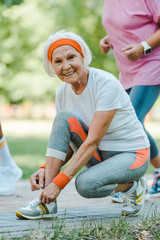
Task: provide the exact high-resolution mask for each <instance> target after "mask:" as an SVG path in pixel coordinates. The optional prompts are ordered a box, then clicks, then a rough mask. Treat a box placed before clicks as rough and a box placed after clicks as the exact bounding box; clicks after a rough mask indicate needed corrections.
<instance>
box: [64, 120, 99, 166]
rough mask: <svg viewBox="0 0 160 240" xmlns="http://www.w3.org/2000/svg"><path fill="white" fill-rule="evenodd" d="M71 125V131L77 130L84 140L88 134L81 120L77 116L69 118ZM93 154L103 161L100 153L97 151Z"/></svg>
mask: <svg viewBox="0 0 160 240" xmlns="http://www.w3.org/2000/svg"><path fill="white" fill-rule="evenodd" d="M67 121H68V123H69V126H70V131H71V132H75V133H77V134H78V136H79V137H80V138H81V139H82V141H83V142H84V141H85V140H86V138H87V135H86V133H85V131H84V130H83V127H82V126H81V124H80V123H79V121H78V120H77V119H76V118H75V117H71V118H68V119H67ZM93 156H94V157H95V158H96V159H97V160H98V161H99V162H102V160H101V158H100V156H99V155H98V153H97V152H96V151H95V152H94V154H93Z"/></svg>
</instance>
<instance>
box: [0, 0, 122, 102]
mask: <svg viewBox="0 0 160 240" xmlns="http://www.w3.org/2000/svg"><path fill="white" fill-rule="evenodd" d="M18 3H19V5H17V4H18ZM102 10H103V0H87V1H75V0H65V1H61V0H48V1H47V2H45V1H43V0H35V1H32V0H27V1H24V2H23V1H22V0H16V1H14V0H3V1H1V4H0V12H1V15H0V26H1V31H0V43H1V44H0V54H1V58H0V95H1V97H0V104H2V103H11V104H20V103H23V102H25V101H32V102H33V101H34V103H36V102H42V103H49V102H51V101H54V97H55V89H56V87H57V86H58V85H59V84H60V81H59V80H57V79H53V78H50V77H49V76H47V74H46V73H45V72H44V70H43V66H42V50H43V44H44V43H45V41H46V40H47V39H48V36H49V35H51V34H52V33H54V32H56V31H58V30H61V29H66V30H67V31H73V32H75V33H77V34H79V35H81V36H82V37H83V38H84V40H85V41H86V42H87V44H88V45H89V47H90V49H91V51H92V53H93V55H94V59H93V62H92V64H91V66H95V67H97V68H102V69H105V70H107V71H110V72H112V73H113V74H114V75H116V76H117V77H118V70H117V66H116V64H115V60H114V57H113V54H112V53H110V54H109V55H107V56H105V55H104V54H102V53H101V51H100V48H99V40H100V38H101V37H104V36H105V31H104V29H103V26H102V23H101V22H102Z"/></svg>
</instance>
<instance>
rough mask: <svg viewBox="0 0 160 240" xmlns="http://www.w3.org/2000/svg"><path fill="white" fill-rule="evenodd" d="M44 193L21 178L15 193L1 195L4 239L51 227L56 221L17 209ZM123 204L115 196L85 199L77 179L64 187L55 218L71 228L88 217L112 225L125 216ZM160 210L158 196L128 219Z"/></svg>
mask: <svg viewBox="0 0 160 240" xmlns="http://www.w3.org/2000/svg"><path fill="white" fill-rule="evenodd" d="M146 177H147V182H148V185H149V186H150V185H151V182H152V180H151V176H146ZM39 193H40V192H32V191H31V190H30V184H29V180H20V181H19V182H18V183H17V185H16V190H15V192H14V194H13V195H12V196H0V239H1V237H5V238H18V237H24V236H25V235H27V234H29V233H30V231H31V230H34V231H39V229H45V230H51V229H52V227H53V223H52V220H47V219H45V220H21V219H19V218H17V217H16V215H15V212H16V210H17V209H18V208H20V207H22V206H24V204H26V203H27V202H29V201H31V200H33V199H34V198H36V197H37V196H38V195H39ZM121 208H122V204H113V203H112V202H111V197H107V198H101V199H85V198H83V197H81V196H80V195H79V194H78V193H77V192H76V189H75V185H74V179H73V180H72V181H71V182H70V183H69V184H68V185H67V186H66V188H65V189H64V190H62V192H61V194H60V196H59V197H58V218H57V219H54V221H63V220H64V219H65V224H66V225H68V226H69V227H73V226H79V225H80V224H81V222H82V221H83V220H84V221H86V220H93V219H94V220H96V221H101V220H102V221H103V222H104V223H106V224H109V223H110V222H111V221H112V220H113V218H114V219H117V220H118V219H119V218H121ZM155 210H156V211H157V212H158V213H159V212H160V201H159V199H158V198H155V199H151V200H150V201H149V202H146V204H145V207H144V210H143V213H142V214H141V215H140V216H138V217H134V218H129V217H128V218H127V221H129V222H130V221H133V222H140V221H141V219H142V217H148V216H151V215H152V213H153V211H155Z"/></svg>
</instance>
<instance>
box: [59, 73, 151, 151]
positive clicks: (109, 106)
mask: <svg viewBox="0 0 160 240" xmlns="http://www.w3.org/2000/svg"><path fill="white" fill-rule="evenodd" d="M114 109H117V111H116V114H115V116H114V118H113V120H112V122H111V124H110V126H109V128H108V130H107V132H106V134H105V135H104V137H103V139H102V140H101V142H100V144H99V149H100V150H105V151H132V150H138V149H144V148H148V147H149V145H150V144H149V141H148V138H147V136H146V134H145V132H144V130H143V126H142V125H141V123H140V122H139V120H138V118H137V116H136V113H135V111H134V108H133V106H132V104H131V101H130V98H129V96H128V94H127V93H126V92H125V90H124V89H123V87H122V85H121V84H120V82H119V81H118V80H117V79H116V78H115V77H114V76H113V75H112V74H110V73H108V72H105V71H103V70H99V69H96V68H89V78H88V83H87V86H86V88H85V89H84V91H83V92H82V93H81V94H79V95H77V94H76V93H75V92H74V91H73V89H72V87H71V85H70V84H68V83H63V84H62V85H61V86H60V87H59V88H58V89H57V91H56V112H57V113H59V112H60V111H69V112H72V113H74V114H75V115H77V116H78V117H79V118H80V119H81V120H82V121H83V123H84V124H85V127H86V128H87V129H89V126H90V124H91V122H92V119H93V115H94V113H95V112H96V111H110V110H114Z"/></svg>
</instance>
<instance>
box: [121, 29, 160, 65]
mask: <svg viewBox="0 0 160 240" xmlns="http://www.w3.org/2000/svg"><path fill="white" fill-rule="evenodd" d="M145 41H146V42H147V43H148V45H149V46H150V47H151V49H154V48H156V47H158V46H160V29H159V30H157V31H156V32H155V33H153V34H152V35H151V36H150V37H149V38H148V39H146V40H145ZM122 51H123V52H124V55H125V56H126V57H127V58H128V60H130V61H131V62H135V61H136V60H138V59H139V58H141V57H142V56H143V54H144V47H143V46H142V44H141V43H134V44H131V45H128V46H126V47H125V48H123V49H122ZM151 54H152V53H151Z"/></svg>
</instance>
